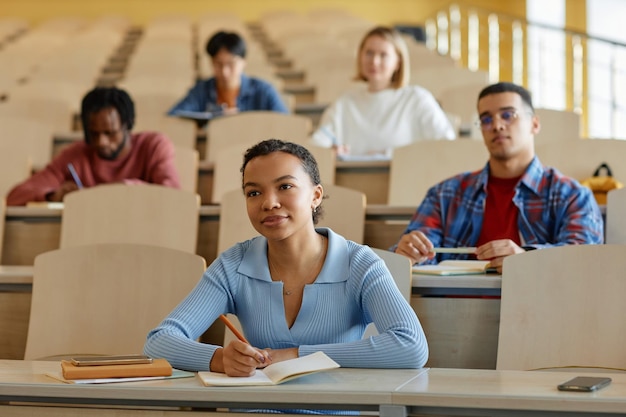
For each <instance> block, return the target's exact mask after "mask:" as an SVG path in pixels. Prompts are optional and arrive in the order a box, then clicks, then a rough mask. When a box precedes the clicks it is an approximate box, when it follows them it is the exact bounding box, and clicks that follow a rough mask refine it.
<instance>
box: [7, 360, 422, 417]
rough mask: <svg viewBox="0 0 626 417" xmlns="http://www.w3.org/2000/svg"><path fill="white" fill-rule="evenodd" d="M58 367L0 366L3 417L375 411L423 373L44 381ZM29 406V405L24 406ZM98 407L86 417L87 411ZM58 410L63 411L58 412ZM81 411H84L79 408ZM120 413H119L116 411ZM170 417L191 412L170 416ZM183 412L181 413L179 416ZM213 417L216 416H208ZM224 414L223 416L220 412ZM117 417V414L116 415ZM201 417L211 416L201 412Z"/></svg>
mask: <svg viewBox="0 0 626 417" xmlns="http://www.w3.org/2000/svg"><path fill="white" fill-rule="evenodd" d="M59 370H60V365H59V362H34V361H0V402H2V401H11V402H13V403H12V405H5V406H2V405H0V415H2V416H5V417H6V416H18V415H20V416H24V415H25V414H19V412H20V411H22V412H25V410H19V408H20V407H21V406H25V405H30V406H37V405H45V404H41V403H55V404H57V405H58V407H57V406H55V407H50V408H46V407H41V408H36V409H35V410H36V412H33V414H31V415H37V416H40V415H55V416H60V415H63V416H84V415H89V416H94V415H98V416H101V415H102V416H104V415H106V416H111V415H112V414H110V413H111V411H110V410H109V411H108V412H107V410H106V409H105V408H106V407H111V406H112V407H122V408H123V407H128V406H133V407H201V408H231V407H237V408H259V407H260V408H266V409H268V408H269V409H280V408H304V409H313V410H323V409H331V410H333V409H341V410H354V411H375V412H378V411H379V409H380V407H381V405H389V406H390V405H392V402H391V400H392V393H393V391H394V390H396V389H397V388H399V387H400V386H402V385H403V384H405V383H406V382H407V381H410V380H411V379H413V378H415V377H416V376H418V375H419V374H420V373H423V372H425V370H418V369H415V370H393V371H391V370H384V369H348V368H340V369H336V370H332V371H327V372H320V373H317V374H313V375H308V376H306V377H303V378H300V379H297V380H294V381H291V382H288V383H285V384H281V385H276V386H269V387H268V386H265V387H263V386H258V387H212V388H208V387H204V386H202V385H201V383H200V382H199V380H198V379H197V378H195V377H193V378H183V379H172V380H160V381H150V382H129V383H122V384H102V385H88V386H85V385H82V386H80V385H74V384H63V383H61V382H57V381H55V380H53V379H50V378H49V377H46V376H45V373H46V372H58V371H59ZM24 402H26V403H30V404H24ZM90 405H91V406H98V408H97V409H91V410H90V414H85V413H86V412H87V410H85V409H84V407H85V406H90ZM59 407H62V408H59ZM81 407H83V409H81ZM120 412H121V411H120ZM142 413H145V411H141V412H140V411H139V410H130V409H124V414H123V415H125V416H126V415H128V416H140V415H141V416H145V414H142ZM168 413H170V414H167V415H168V416H169V415H172V416H178V415H181V416H182V415H187V416H188V415H190V411H180V412H177V411H175V410H172V411H168ZM183 413H184V414H183ZM210 414H214V415H215V413H210ZM220 414H225V413H220ZM115 415H121V414H115ZM201 415H209V413H208V412H206V411H205V412H204V413H202V414H201Z"/></svg>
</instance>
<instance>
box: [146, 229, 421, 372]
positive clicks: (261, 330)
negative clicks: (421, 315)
mask: <svg viewBox="0 0 626 417" xmlns="http://www.w3.org/2000/svg"><path fill="white" fill-rule="evenodd" d="M317 231H318V233H321V234H324V235H327V236H328V252H327V255H326V260H325V262H324V265H323V267H322V270H321V271H320V274H319V275H318V277H317V279H316V280H315V282H313V283H312V284H309V285H307V286H306V287H305V289H304V297H303V300H302V306H301V308H300V311H299V313H298V316H297V318H296V320H295V322H294V324H293V326H292V327H291V328H289V327H288V326H287V322H286V319H285V312H284V304H283V283H282V282H275V281H272V279H271V277H270V273H269V267H268V263H267V240H266V239H265V238H264V237H261V236H259V237H256V238H254V239H251V240H248V241H245V242H242V243H238V244H236V245H234V246H233V247H231V248H230V249H228V250H226V251H225V252H223V253H222V254H221V255H220V256H219V257H218V258H217V259H216V260H215V261H214V262H213V263H212V264H211V265H210V266H209V268H208V269H207V270H206V272H205V273H204V275H203V276H202V278H201V280H200V282H199V283H198V284H197V286H196V287H195V288H194V290H193V291H192V292H191V293H190V294H189V295H188V296H187V297H186V298H185V299H184V300H183V301H182V302H181V303H180V304H179V305H178V306H177V307H176V308H175V309H174V311H173V312H172V313H171V314H170V315H169V316H168V317H167V318H165V320H163V322H162V323H161V324H160V325H159V326H158V327H157V328H155V329H154V330H152V331H151V332H150V333H149V334H148V338H147V341H146V345H145V348H144V351H145V353H146V354H148V355H151V356H153V357H163V358H165V359H167V360H168V361H169V362H170V363H171V364H172V366H174V367H175V368H179V369H186V370H192V371H205V370H208V368H209V363H210V361H211V358H212V357H213V354H214V353H215V351H216V350H217V349H218V348H219V347H220V346H216V345H209V344H203V343H199V342H197V341H196V339H197V338H198V337H200V335H202V334H203V333H204V331H205V330H206V329H207V328H208V327H209V326H210V325H211V324H212V323H213V322H214V321H215V320H216V319H217V318H218V316H219V315H220V314H226V313H232V314H235V315H236V316H237V317H238V319H239V321H240V322H241V325H242V329H243V331H244V334H245V336H246V338H247V339H248V340H249V341H250V343H251V344H252V345H253V346H256V347H259V348H272V349H283V348H293V347H297V348H298V353H299V355H300V356H304V355H307V354H310V353H313V352H316V351H323V352H325V353H326V354H327V355H328V356H330V357H331V358H332V359H334V360H335V361H336V362H338V363H339V364H340V365H341V366H343V367H358V368H420V367H423V366H424V364H425V363H426V360H427V359H428V345H427V343H426V337H425V335H424V332H423V330H422V327H421V325H420V323H419V321H418V319H417V316H416V315H415V312H414V311H413V309H412V308H411V306H410V305H409V303H408V302H407V301H406V300H405V299H404V297H403V296H402V294H401V293H400V291H399V290H398V288H397V287H396V285H395V282H394V280H393V277H392V276H391V273H390V272H389V270H388V269H387V267H386V266H385V263H384V261H383V260H381V259H380V258H379V257H378V256H377V255H376V254H374V252H373V251H372V250H371V249H370V248H369V247H367V246H364V245H359V244H357V243H355V242H352V241H347V240H346V239H344V238H343V237H342V236H340V235H338V234H336V233H334V232H333V231H332V230H330V229H325V228H320V229H317ZM370 322H373V323H375V325H376V328H377V329H378V331H379V334H378V335H376V336H372V337H369V338H367V339H362V337H363V333H364V331H365V328H366V326H367V325H368V324H369V323H370Z"/></svg>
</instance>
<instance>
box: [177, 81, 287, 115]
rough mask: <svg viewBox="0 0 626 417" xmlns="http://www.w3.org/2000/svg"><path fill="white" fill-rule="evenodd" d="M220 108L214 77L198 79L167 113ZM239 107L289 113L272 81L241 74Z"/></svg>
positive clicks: (240, 108) (249, 109) (248, 109)
mask: <svg viewBox="0 0 626 417" xmlns="http://www.w3.org/2000/svg"><path fill="white" fill-rule="evenodd" d="M218 108H219V106H218V104H217V85H216V83H215V78H213V77H212V78H208V79H205V80H199V81H197V82H196V84H195V85H194V86H193V87H192V88H191V89H190V90H189V91H188V92H187V95H186V96H185V97H184V98H182V99H181V100H180V101H179V102H178V103H176V104H175V105H174V106H173V107H172V108H171V109H170V110H169V111H168V112H167V114H168V115H170V116H175V115H176V112H177V111H179V110H185V111H195V112H205V111H215V110H216V109H218ZM237 108H238V109H239V111H252V110H266V111H276V112H280V113H289V111H288V110H287V107H286V106H285V104H284V103H283V101H282V99H281V98H280V95H279V94H278V92H277V91H276V89H275V88H274V87H273V86H272V85H271V84H270V83H268V82H266V81H263V80H261V79H258V78H254V77H248V76H246V75H242V76H241V84H240V86H239V95H238V96H237Z"/></svg>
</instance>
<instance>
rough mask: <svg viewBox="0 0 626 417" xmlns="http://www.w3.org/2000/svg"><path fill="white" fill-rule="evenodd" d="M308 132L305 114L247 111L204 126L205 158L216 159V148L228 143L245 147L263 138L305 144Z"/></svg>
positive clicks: (208, 159)
mask: <svg viewBox="0 0 626 417" xmlns="http://www.w3.org/2000/svg"><path fill="white" fill-rule="evenodd" d="M310 132H311V120H310V119H309V118H308V117H305V116H298V115H293V114H282V113H277V112H270V111H248V112H243V113H239V114H236V115H233V116H228V117H221V118H219V119H215V120H212V121H211V123H209V125H208V127H207V139H208V143H207V152H206V157H205V159H206V160H207V161H210V162H215V161H216V159H215V158H216V155H217V153H218V151H219V150H220V149H223V148H228V147H232V146H241V147H244V148H246V149H247V148H248V147H250V146H252V145H254V144H256V143H258V142H260V141H262V140H265V139H271V138H274V139H282V140H286V141H290V142H295V143H301V144H305V143H306V141H307V140H308V136H309V134H310Z"/></svg>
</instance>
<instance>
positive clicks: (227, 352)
mask: <svg viewBox="0 0 626 417" xmlns="http://www.w3.org/2000/svg"><path fill="white" fill-rule="evenodd" d="M219 319H220V320H221V321H222V322H223V323H224V324H225V325H226V327H228V328H229V329H230V331H232V332H233V334H234V335H235V336H236V337H237V340H233V341H232V342H230V343H229V344H228V345H226V346H224V348H223V349H218V350H217V351H216V352H215V354H214V355H213V359H212V360H211V370H212V371H214V372H224V373H225V374H227V375H229V376H250V375H253V374H254V372H255V370H256V369H257V368H264V367H266V366H268V365H270V364H271V363H272V357H271V356H270V353H269V351H268V350H263V349H258V348H255V347H253V346H252V345H250V342H249V341H248V339H246V337H245V336H244V335H243V334H242V333H241V332H240V331H239V329H237V328H236V327H235V326H234V325H233V324H232V323H231V321H230V320H229V319H228V317H226V316H225V315H224V314H222V315H220V317H219ZM220 365H221V366H220Z"/></svg>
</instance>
